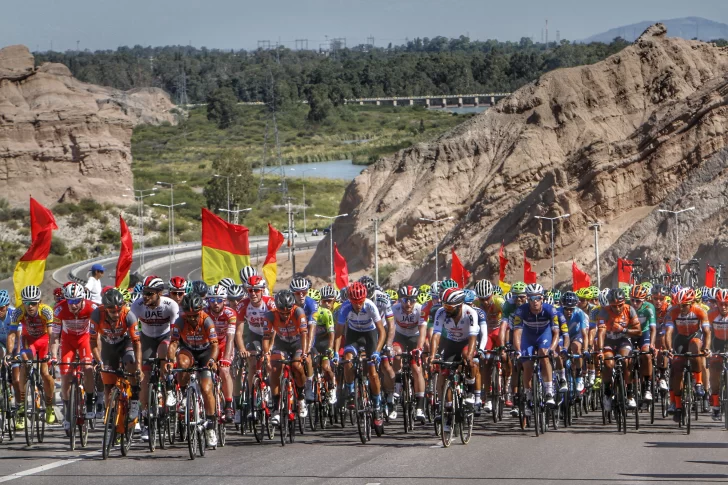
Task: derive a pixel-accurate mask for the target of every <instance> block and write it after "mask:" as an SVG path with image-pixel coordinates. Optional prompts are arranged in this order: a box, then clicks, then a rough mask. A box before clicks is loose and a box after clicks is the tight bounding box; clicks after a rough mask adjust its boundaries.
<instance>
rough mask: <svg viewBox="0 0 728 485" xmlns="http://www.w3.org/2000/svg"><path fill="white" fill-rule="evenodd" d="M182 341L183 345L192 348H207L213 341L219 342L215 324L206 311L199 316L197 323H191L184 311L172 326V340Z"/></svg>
mask: <svg viewBox="0 0 728 485" xmlns="http://www.w3.org/2000/svg"><path fill="white" fill-rule="evenodd" d="M176 341H180V342H182V345H184V346H185V347H187V348H188V349H192V350H205V349H207V348H209V347H210V345H212V344H213V343H215V344H216V343H217V333H215V324H214V323H213V322H212V319H211V318H210V317H209V316H208V315H207V313H205V312H200V314H199V315H198V316H197V325H195V326H194V327H193V326H192V325H190V324H189V323H188V322H187V321H186V319H185V314H184V313H182V314H181V315H180V316H179V318H177V321H176V322H175V323H174V327H172V342H176Z"/></svg>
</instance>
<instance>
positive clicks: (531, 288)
mask: <svg viewBox="0 0 728 485" xmlns="http://www.w3.org/2000/svg"><path fill="white" fill-rule="evenodd" d="M526 294H527V295H528V296H533V295H543V294H544V290H543V286H541V285H539V284H538V283H531V284H530V285H528V286H526Z"/></svg>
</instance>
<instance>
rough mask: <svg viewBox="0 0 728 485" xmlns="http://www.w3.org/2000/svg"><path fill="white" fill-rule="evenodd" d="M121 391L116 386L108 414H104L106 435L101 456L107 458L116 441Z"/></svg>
mask: <svg viewBox="0 0 728 485" xmlns="http://www.w3.org/2000/svg"><path fill="white" fill-rule="evenodd" d="M118 395H119V391H118V390H117V389H116V387H114V389H112V390H111V394H110V395H109V403H108V405H107V410H106V415H105V416H104V436H103V439H102V440H101V458H103V459H104V460H106V459H107V458H108V457H109V455H110V454H111V450H112V449H113V448H114V441H116V416H117V413H118V403H117V398H118Z"/></svg>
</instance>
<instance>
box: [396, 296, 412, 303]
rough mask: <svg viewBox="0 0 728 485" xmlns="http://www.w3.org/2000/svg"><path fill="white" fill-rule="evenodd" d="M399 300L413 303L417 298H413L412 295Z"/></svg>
mask: <svg viewBox="0 0 728 485" xmlns="http://www.w3.org/2000/svg"><path fill="white" fill-rule="evenodd" d="M399 301H401V302H402V303H413V302H414V301H415V298H412V297H406V298H400V299H399Z"/></svg>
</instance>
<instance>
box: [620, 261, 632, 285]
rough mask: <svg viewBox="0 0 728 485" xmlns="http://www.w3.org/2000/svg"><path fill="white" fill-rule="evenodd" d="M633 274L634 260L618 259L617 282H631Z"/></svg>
mask: <svg viewBox="0 0 728 485" xmlns="http://www.w3.org/2000/svg"><path fill="white" fill-rule="evenodd" d="M631 274H632V261H630V260H629V259H622V258H618V259H617V282H618V283H625V284H629V279H630V275H631Z"/></svg>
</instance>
